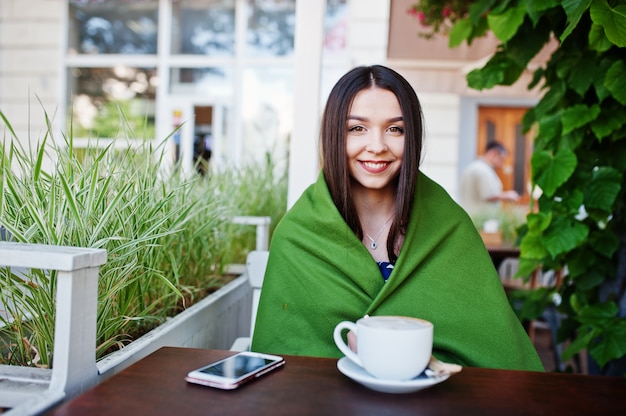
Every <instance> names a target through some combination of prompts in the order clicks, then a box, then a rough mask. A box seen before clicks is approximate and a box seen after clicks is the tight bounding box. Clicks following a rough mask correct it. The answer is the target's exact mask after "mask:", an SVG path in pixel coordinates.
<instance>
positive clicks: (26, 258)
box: [0, 241, 107, 416]
mask: <svg viewBox="0 0 626 416" xmlns="http://www.w3.org/2000/svg"><path fill="white" fill-rule="evenodd" d="M106 261H107V252H106V250H101V249H91V248H77V247H62V246H48V245H39V244H22V243H13V242H4V241H3V242H0V266H9V267H15V268H27V269H43V270H57V271H58V274H57V276H58V279H57V288H56V319H55V329H54V357H53V363H52V369H41V368H31V367H20V366H12V365H0V407H2V408H9V409H11V410H10V411H8V412H6V413H4V414H5V415H11V416H13V415H32V414H37V413H39V412H41V411H43V410H45V409H47V408H49V407H50V406H52V405H54V404H55V403H58V402H59V401H61V400H63V398H65V397H66V396H70V397H71V396H75V395H77V394H79V393H81V392H82V391H84V390H86V389H88V388H89V387H91V386H93V385H94V384H96V383H97V381H98V371H97V368H96V357H95V351H96V314H97V305H98V273H99V268H100V266H101V265H103V264H104V263H106Z"/></svg>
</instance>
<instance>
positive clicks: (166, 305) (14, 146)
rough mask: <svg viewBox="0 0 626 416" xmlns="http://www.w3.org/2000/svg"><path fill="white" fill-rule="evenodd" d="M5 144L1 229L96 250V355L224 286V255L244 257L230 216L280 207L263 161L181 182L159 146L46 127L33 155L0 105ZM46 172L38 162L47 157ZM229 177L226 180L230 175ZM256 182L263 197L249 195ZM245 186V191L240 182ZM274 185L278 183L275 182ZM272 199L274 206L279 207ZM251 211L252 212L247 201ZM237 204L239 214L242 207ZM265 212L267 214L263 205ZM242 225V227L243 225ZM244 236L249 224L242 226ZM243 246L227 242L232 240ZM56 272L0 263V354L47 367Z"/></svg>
mask: <svg viewBox="0 0 626 416" xmlns="http://www.w3.org/2000/svg"><path fill="white" fill-rule="evenodd" d="M0 118H2V120H3V121H4V123H5V125H6V127H7V129H8V131H9V132H10V133H11V136H12V137H11V140H5V142H6V144H5V146H3V147H2V148H0V180H1V181H2V186H1V188H0V224H1V225H2V226H3V227H4V229H5V231H6V234H8V235H10V237H11V239H12V240H14V241H19V242H29V243H43V244H55V245H70V246H81V247H92V248H104V249H106V250H107V252H108V260H107V263H106V264H105V265H103V267H102V268H101V271H100V279H99V293H98V299H99V301H98V318H97V357H98V358H100V357H102V356H104V355H105V354H107V353H108V352H111V351H113V350H116V349H119V348H121V347H123V346H124V345H126V344H127V343H128V342H130V341H132V340H133V339H135V338H136V337H137V336H139V335H142V334H143V333H145V332H147V331H148V330H150V329H151V328H153V327H154V326H156V325H158V324H159V323H161V322H163V321H164V320H165V319H166V318H167V317H168V316H173V315H175V314H176V313H178V312H179V311H180V310H181V309H184V308H186V307H188V306H190V305H191V304H192V303H193V302H195V301H196V300H197V299H199V298H201V297H203V296H205V295H206V294H208V293H210V292H212V291H214V290H215V289H216V288H218V287H220V286H221V285H223V284H224V283H226V282H227V281H228V280H229V279H230V277H229V276H225V275H224V269H225V265H226V264H227V262H229V261H230V260H231V259H235V258H242V257H243V258H245V254H243V255H242V254H241V253H235V252H233V251H232V248H233V247H237V248H238V249H239V250H243V249H244V247H246V246H245V244H246V243H247V241H248V237H247V236H246V235H245V233H244V232H230V231H229V230H230V219H231V218H232V216H234V215H251V214H262V215H272V216H273V217H274V218H276V220H278V218H280V216H281V215H282V214H281V213H284V210H285V208H284V207H286V185H285V183H284V181H283V182H281V180H282V179H280V178H276V177H275V176H274V175H275V172H274V169H273V168H274V166H273V163H272V162H271V161H270V160H269V159H268V161H266V163H265V165H262V164H258V165H254V164H251V165H250V166H249V167H248V168H247V170H246V172H248V173H249V174H250V175H247V174H246V173H245V172H241V173H236V172H237V170H236V169H234V170H233V171H227V172H222V173H217V174H215V175H209V176H207V177H201V176H199V175H198V176H194V177H192V178H182V177H181V175H180V174H179V170H178V169H176V168H175V169H173V170H172V171H171V172H169V173H168V172H166V171H165V170H163V169H162V165H163V164H162V162H163V160H162V158H163V152H162V149H161V148H160V147H158V146H157V145H158V144H155V143H154V142H144V145H143V146H141V147H139V148H132V149H131V148H128V149H124V150H116V149H115V147H114V146H113V144H111V145H109V146H108V147H106V148H104V149H98V148H92V147H89V148H88V149H86V150H84V151H81V152H78V153H79V155H78V154H77V152H76V150H77V149H75V148H74V146H73V139H72V134H71V132H70V134H69V136H67V137H63V138H62V139H61V140H59V141H57V140H56V138H55V137H53V136H52V134H51V132H52V129H51V128H49V130H48V134H47V135H46V136H45V137H44V139H43V140H42V142H41V143H38V144H37V145H36V146H35V149H34V152H30V151H28V150H26V149H24V148H23V147H22V146H21V144H20V141H19V140H17V137H16V135H15V132H14V131H13V129H12V127H11V125H10V123H9V122H8V120H7V119H6V117H5V116H4V115H3V114H2V113H1V112H0ZM47 153H49V154H50V155H53V157H54V158H53V159H52V167H51V169H49V170H46V169H44V166H45V164H46V158H47V157H46V154H47ZM233 178H237V180H236V181H234V180H233ZM263 180H266V181H267V185H266V188H264V189H263V190H264V191H267V189H269V188H272V192H265V193H262V192H257V190H256V189H253V188H254V185H252V184H253V183H257V182H262V181H263ZM246 184H248V186H249V188H248V189H247V191H249V192H250V194H249V196H250V195H255V196H256V195H258V197H257V198H258V199H254V198H250V197H248V200H246V199H245V195H244V193H243V192H242V190H241V189H240V187H241V186H245V185H246ZM283 188H284V189H283ZM281 203H282V207H281V206H280V204H281ZM253 204H254V207H255V208H256V209H257V210H258V211H256V212H251V211H248V210H251V209H252V206H253ZM242 209H244V210H246V212H242V211H241V210H242ZM264 209H275V210H276V211H272V212H267V211H266V212H262V210H264ZM246 232H249V231H248V230H246ZM251 232H252V233H253V232H254V230H251ZM242 240H243V241H244V242H243V243H238V241H242ZM55 281H56V275H55V274H54V273H45V272H44V271H41V270H33V271H29V272H27V273H26V274H22V273H18V271H15V270H10V269H8V268H0V288H1V289H0V304H2V305H4V306H5V311H3V312H4V313H3V314H0V326H1V327H0V342H2V345H1V346H2V350H3V351H2V354H0V361H2V362H7V363H11V364H21V365H40V366H49V365H50V362H51V357H52V353H53V352H52V346H53V336H54V330H53V328H54V311H55V307H54V291H55Z"/></svg>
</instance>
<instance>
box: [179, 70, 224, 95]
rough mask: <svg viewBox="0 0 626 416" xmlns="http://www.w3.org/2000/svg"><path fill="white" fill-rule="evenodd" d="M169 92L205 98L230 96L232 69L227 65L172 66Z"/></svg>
mask: <svg viewBox="0 0 626 416" xmlns="http://www.w3.org/2000/svg"><path fill="white" fill-rule="evenodd" d="M170 83H171V84H170V93H172V94H184V93H187V94H194V95H203V96H205V97H206V98H211V99H215V98H230V97H231V96H232V83H233V70H232V69H230V68H227V67H211V68H172V70H171V71H170Z"/></svg>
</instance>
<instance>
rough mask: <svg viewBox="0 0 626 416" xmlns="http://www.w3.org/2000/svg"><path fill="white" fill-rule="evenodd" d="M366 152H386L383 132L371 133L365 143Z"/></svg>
mask: <svg viewBox="0 0 626 416" xmlns="http://www.w3.org/2000/svg"><path fill="white" fill-rule="evenodd" d="M366 150H367V151H368V152H372V153H376V154H377V153H383V152H385V151H387V144H386V143H385V136H384V134H383V132H378V131H372V132H371V134H370V137H369V140H368V142H367V147H366Z"/></svg>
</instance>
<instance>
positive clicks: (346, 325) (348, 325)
mask: <svg viewBox="0 0 626 416" xmlns="http://www.w3.org/2000/svg"><path fill="white" fill-rule="evenodd" d="M344 329H347V330H349V331H352V332H354V333H355V334H356V333H357V331H356V324H355V323H354V322H350V321H343V322H339V323H338V324H337V326H336V327H335V331H334V333H333V338H334V339H335V344H336V345H337V348H339V350H340V351H341V352H342V353H343V354H344V355H345V356H346V357H348V358H349V359H350V360H352V361H353V362H355V363H356V364H358V365H359V366H361V367H363V363H362V362H361V360H360V359H359V357H358V356H357V355H356V354H355V353H354V351H352V350H351V349H350V347H349V346H348V345H347V344H346V343H345V342H344V340H343V338H342V337H341V332H342V331H343V330H344Z"/></svg>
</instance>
